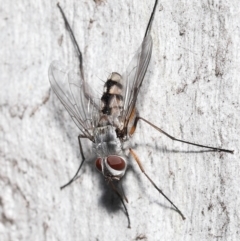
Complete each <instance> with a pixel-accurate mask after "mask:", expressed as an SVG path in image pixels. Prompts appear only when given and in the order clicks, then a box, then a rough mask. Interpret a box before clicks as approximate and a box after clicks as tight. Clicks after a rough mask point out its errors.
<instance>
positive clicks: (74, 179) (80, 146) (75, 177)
mask: <svg viewBox="0 0 240 241" xmlns="http://www.w3.org/2000/svg"><path fill="white" fill-rule="evenodd" d="M81 138H86V137H85V136H81V135H79V136H78V144H79V148H80V153H81V157H82V161H81V163H80V165H79V167H78V170H77V172H76V174H75V175H74V176H73V178H72V179H71V180H70V181H69V182H68V183H66V184H65V185H63V186H61V187H60V189H61V190H62V189H63V188H65V187H67V186H68V185H70V184H71V183H72V182H74V181H76V180H77V179H78V176H77V175H78V173H79V171H80V170H81V168H82V165H83V163H84V162H85V160H86V159H85V156H84V154H83V148H82V143H81Z"/></svg>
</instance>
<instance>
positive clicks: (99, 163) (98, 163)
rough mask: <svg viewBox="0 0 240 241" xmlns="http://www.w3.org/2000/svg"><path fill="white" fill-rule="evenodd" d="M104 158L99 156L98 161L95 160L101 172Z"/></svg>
mask: <svg viewBox="0 0 240 241" xmlns="http://www.w3.org/2000/svg"><path fill="white" fill-rule="evenodd" d="M101 162H102V159H101V158H100V157H99V158H98V159H97V160H96V162H95V165H96V168H97V169H98V170H99V171H100V172H101V171H102V164H101Z"/></svg>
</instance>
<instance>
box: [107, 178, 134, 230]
mask: <svg viewBox="0 0 240 241" xmlns="http://www.w3.org/2000/svg"><path fill="white" fill-rule="evenodd" d="M109 183H110V185H111V188H112V189H113V191H114V192H115V193H116V194H117V196H118V197H119V199H120V200H121V202H122V205H123V207H124V209H125V212H126V215H127V219H128V228H131V221H130V217H129V214H128V210H127V207H126V205H125V203H124V200H123V198H124V199H125V200H126V202H128V200H127V199H126V197H125V195H124V193H123V195H122V194H121V193H120V192H119V191H118V189H117V188H116V187H115V185H114V184H113V182H112V181H110V182H109Z"/></svg>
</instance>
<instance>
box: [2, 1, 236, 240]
mask: <svg viewBox="0 0 240 241" xmlns="http://www.w3.org/2000/svg"><path fill="white" fill-rule="evenodd" d="M188 2H189V3H188ZM188 2H186V1H174V0H170V1H164V2H162V3H160V4H159V5H158V7H157V8H158V11H157V13H156V16H155V20H154V24H153V27H152V37H153V55H152V60H151V63H150V66H149V69H148V74H147V75H146V78H145V81H144V84H143V86H142V90H141V93H140V97H139V100H138V109H139V112H140V115H141V116H143V117H145V118H147V119H148V120H149V121H151V122H153V123H155V124H156V125H158V126H159V127H161V128H163V130H165V131H167V132H168V133H169V134H172V135H173V136H175V137H178V138H182V139H185V140H189V141H194V142H197V143H202V144H207V145H213V146H217V147H224V148H229V149H234V150H235V154H234V155H231V154H226V153H216V152H207V151H205V149H203V148H196V147H191V146H188V145H184V144H181V143H174V142H173V141H171V140H169V139H168V138H167V137H165V136H163V135H161V134H160V133H157V132H155V131H154V130H153V129H152V128H151V127H149V126H147V125H145V124H143V123H141V124H140V125H139V128H138V130H137V132H136V135H135V136H134V138H133V143H136V144H133V145H134V146H135V151H136V152H137V153H138V155H139V156H140V158H141V160H142V163H143V165H144V167H145V169H146V172H147V173H148V174H149V175H150V176H151V177H152V178H153V180H154V181H155V182H156V183H157V184H158V185H159V187H160V188H162V190H164V192H165V193H166V195H167V196H168V197H169V198H170V199H172V200H173V201H174V203H175V204H176V205H177V206H178V207H179V209H181V211H182V212H183V213H184V214H185V216H186V220H185V221H183V220H182V219H181V217H180V216H179V215H178V214H177V213H176V212H175V211H174V210H173V209H172V208H171V206H170V205H169V203H168V202H167V201H166V200H165V199H164V198H163V197H162V196H161V195H159V194H158V193H157V191H156V190H155V189H154V188H153V187H152V186H151V184H150V183H149V182H148V180H147V179H146V178H145V176H144V175H142V174H141V172H140V170H139V168H138V166H137V165H136V164H135V163H134V161H133V160H132V159H131V160H130V161H129V162H130V166H129V170H128V173H127V175H126V177H125V179H124V182H123V186H124V189H125V194H126V196H127V197H128V200H129V203H128V204H127V207H128V210H129V214H130V218H131V222H132V228H131V229H128V228H127V219H126V216H125V214H124V211H123V208H122V206H121V203H120V202H119V201H118V199H117V197H115V195H114V194H113V193H112V192H111V190H110V189H109V187H108V186H107V184H106V183H105V182H104V181H103V178H102V176H101V175H100V174H99V173H97V171H96V170H95V168H94V165H93V162H88V163H86V165H85V166H84V167H83V169H82V172H81V175H80V178H79V179H78V180H77V181H76V182H75V183H74V184H72V185H71V186H69V187H68V188H66V189H64V190H62V191H60V189H59V186H60V185H63V184H65V183H66V182H67V181H68V180H69V179H70V178H71V177H72V175H73V174H74V173H75V171H76V169H77V167H78V165H79V162H80V154H79V148H78V142H77V136H78V134H79V132H78V129H77V128H76V127H75V125H74V123H73V122H72V120H71V118H70V117H69V116H68V114H67V113H66V111H65V110H64V108H63V107H62V106H61V104H60V102H59V100H58V99H57V98H56V96H55V95H54V94H53V93H52V92H51V91H50V84H49V81H48V67H49V65H50V63H51V62H52V61H53V60H55V59H60V60H61V61H62V62H64V63H68V64H69V63H72V64H73V65H72V66H74V65H75V66H76V65H77V62H76V61H77V60H76V56H75V53H74V49H73V48H72V44H71V41H70V39H69V36H68V33H67V32H66V30H65V27H64V24H63V20H62V17H61V15H60V13H59V11H58V9H57V7H56V3H57V2H55V1H46V0H45V1H42V0H41V1H40V0H36V1H28V0H25V1H4V2H3V1H2V3H1V7H0V13H1V19H0V29H1V34H0V42H1V49H0V61H1V64H0V93H1V95H0V115H1V116H0V158H1V159H0V164H1V168H0V190H1V191H0V221H1V223H0V236H1V238H0V239H1V240H2V241H10V240H11V241H15V240H24V241H26V240H34V241H38V240H39V241H42V240H62V241H63V240H84V241H85V240H86V241H88V240H91V241H93V240H100V241H102V240H103V241H105V240H121V241H122V240H151V241H152V240H184V241H187V240H202V241H203V240H208V241H209V240H218V241H220V240H238V239H239V235H240V234H239V230H240V214H239V206H240V191H239V190H240V189H239V183H240V172H239V170H240V158H239V146H240V143H239V136H240V109H239V101H240V98H239V93H240V81H239V78H240V77H239V76H240V46H239V43H240V32H239V29H240V28H239V27H240V26H239V24H240V15H239V1H237V0H227V1H220V0H218V1H213V0H210V1H207V0H201V1H199V0H193V1H188ZM60 4H61V6H62V7H63V8H64V10H65V12H66V15H67V16H68V18H69V21H70V24H71V26H72V27H73V29H74V32H75V34H76V37H77V39H78V42H79V44H80V47H81V48H82V50H83V55H84V56H83V57H84V70H85V76H86V79H87V80H88V82H89V83H90V84H91V85H93V86H96V85H97V83H100V84H101V85H102V83H103V82H102V81H101V80H106V78H107V76H108V74H109V73H110V72H112V71H118V72H119V73H122V72H123V71H124V70H125V69H126V68H127V65H128V63H129V61H130V59H131V57H132V56H133V54H134V52H135V51H136V50H137V48H138V46H139V45H140V43H141V40H142V37H143V34H144V31H145V27H146V24H147V22H148V18H149V16H150V12H151V10H152V6H153V4H154V1H147V0H146V1H138V0H134V1H131V0H123V1H118V0H111V1H110V0H105V1H104V0H102V1H93V0H92V1H90V0H83V1H75V0H74V1H73V0H70V1H61V2H60ZM98 91H99V92H101V91H102V89H101V88H100V89H98ZM84 151H85V155H86V156H89V154H90V153H91V143H90V142H88V141H85V142H84Z"/></svg>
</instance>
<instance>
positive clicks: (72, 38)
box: [57, 3, 84, 80]
mask: <svg viewBox="0 0 240 241" xmlns="http://www.w3.org/2000/svg"><path fill="white" fill-rule="evenodd" d="M57 6H58V8H59V10H60V12H61V14H62V17H63V20H64V23H65V26H66V29H67V31H68V32H69V34H70V37H71V40H72V42H73V45H74V48H75V51H76V52H77V55H78V60H79V68H80V72H81V77H82V79H83V80H84V74H83V67H82V52H81V50H80V48H79V45H78V43H77V40H76V38H75V36H74V33H73V31H72V28H71V27H70V25H69V23H68V20H67V18H66V16H65V13H64V12H63V10H62V8H61V6H60V4H59V3H58V4H57Z"/></svg>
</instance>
